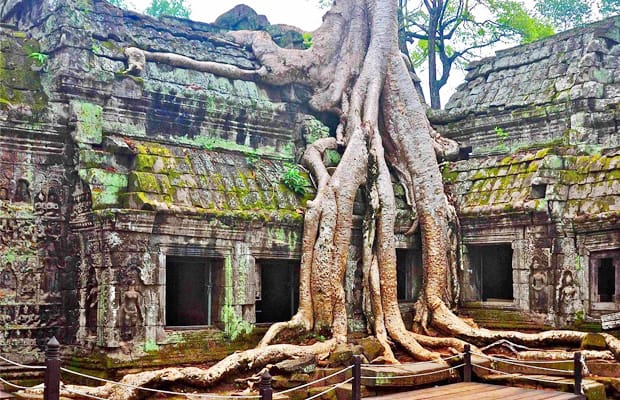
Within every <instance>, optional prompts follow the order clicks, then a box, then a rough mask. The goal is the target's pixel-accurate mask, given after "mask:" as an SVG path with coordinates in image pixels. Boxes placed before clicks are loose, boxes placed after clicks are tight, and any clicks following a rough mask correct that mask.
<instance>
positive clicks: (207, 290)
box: [166, 256, 224, 328]
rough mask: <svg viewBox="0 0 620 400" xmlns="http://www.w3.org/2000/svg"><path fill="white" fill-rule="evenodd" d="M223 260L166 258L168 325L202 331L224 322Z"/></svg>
mask: <svg viewBox="0 0 620 400" xmlns="http://www.w3.org/2000/svg"><path fill="white" fill-rule="evenodd" d="M223 265H224V263H223V260H222V259H216V258H201V257H177V256H170V257H167V258H166V326H168V327H176V328H190V327H191V328H198V327H207V326H214V325H218V324H219V323H220V322H221V317H220V314H221V305H222V299H223V295H224V283H223Z"/></svg>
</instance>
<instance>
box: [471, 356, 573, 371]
mask: <svg viewBox="0 0 620 400" xmlns="http://www.w3.org/2000/svg"><path fill="white" fill-rule="evenodd" d="M480 357H484V358H486V359H488V360H491V361H495V362H500V363H504V364H510V365H517V366H519V367H527V368H532V369H538V370H541V371H550V372H561V373H564V374H571V375H572V374H573V373H574V371H573V370H572V369H571V370H566V369H556V368H545V367H537V366H536V365H528V364H521V363H518V362H515V361H511V360H505V359H503V358H498V357H491V356H487V355H480Z"/></svg>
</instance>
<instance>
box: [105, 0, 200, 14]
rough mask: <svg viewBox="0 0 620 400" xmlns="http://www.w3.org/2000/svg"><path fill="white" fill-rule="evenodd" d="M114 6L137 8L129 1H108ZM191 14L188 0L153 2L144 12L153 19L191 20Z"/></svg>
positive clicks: (156, 0) (158, 0)
mask: <svg viewBox="0 0 620 400" xmlns="http://www.w3.org/2000/svg"><path fill="white" fill-rule="evenodd" d="M107 1H108V3H110V4H112V5H113V6H116V7H119V8H123V9H127V8H135V6H134V5H133V4H132V3H131V2H130V1H127V0H107ZM190 12H191V9H190V5H189V3H187V0H151V4H150V5H149V6H148V7H147V8H146V10H144V13H145V14H147V15H150V16H152V17H159V16H160V15H169V16H172V17H179V18H189V14H190Z"/></svg>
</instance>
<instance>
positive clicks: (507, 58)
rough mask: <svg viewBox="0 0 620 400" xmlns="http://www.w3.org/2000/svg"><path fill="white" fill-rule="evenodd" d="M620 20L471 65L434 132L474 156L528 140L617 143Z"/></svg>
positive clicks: (525, 143)
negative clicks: (470, 151) (468, 149)
mask: <svg viewBox="0 0 620 400" xmlns="http://www.w3.org/2000/svg"><path fill="white" fill-rule="evenodd" d="M619 66H620V17H613V18H609V19H606V20H604V21H601V22H597V23H594V24H592V25H589V26H587V27H585V28H581V29H575V30H571V31H567V32H563V33H560V34H558V35H555V36H553V37H550V38H546V39H543V40H539V41H536V42H534V43H531V44H528V45H524V46H519V47H515V48H512V49H508V50H502V51H498V52H497V54H496V56H495V57H491V58H486V59H483V60H481V61H477V62H473V63H472V64H471V65H470V66H469V67H468V68H467V69H468V74H467V76H466V77H465V83H463V84H462V85H461V86H460V87H459V88H458V89H457V91H456V93H455V94H454V95H453V96H452V98H451V99H450V100H449V102H448V103H447V104H446V108H445V111H440V112H435V113H433V114H432V115H431V116H430V118H431V121H432V122H433V123H434V125H435V127H436V128H437V129H438V130H439V131H440V132H442V133H444V134H446V135H447V136H449V137H452V138H454V139H456V140H457V141H459V142H460V143H462V144H463V145H466V146H472V147H473V153H474V154H482V153H488V152H492V151H501V150H502V146H503V147H506V146H508V147H511V148H512V149H515V148H517V147H523V146H528V145H530V144H532V143H548V144H552V143H564V144H575V145H579V144H582V145H585V144H587V145H598V146H603V147H613V146H618V145H620V143H619V142H618V137H619V136H618V125H619V123H618V121H619V119H620V111H619V109H618V107H617V104H618V101H620V73H619V72H618V71H619V70H620V69H619Z"/></svg>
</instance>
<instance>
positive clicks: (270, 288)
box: [256, 260, 299, 323]
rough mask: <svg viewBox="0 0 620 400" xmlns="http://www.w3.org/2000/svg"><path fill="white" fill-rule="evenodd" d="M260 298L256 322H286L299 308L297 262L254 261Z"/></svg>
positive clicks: (257, 304) (257, 305)
mask: <svg viewBox="0 0 620 400" xmlns="http://www.w3.org/2000/svg"><path fill="white" fill-rule="evenodd" d="M256 264H257V273H258V274H259V276H260V288H258V292H259V293H260V297H257V300H256V322H258V323H265V322H281V321H288V320H289V319H290V318H291V317H292V316H293V314H295V313H296V312H297V308H298V307H299V261H297V260H256Z"/></svg>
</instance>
